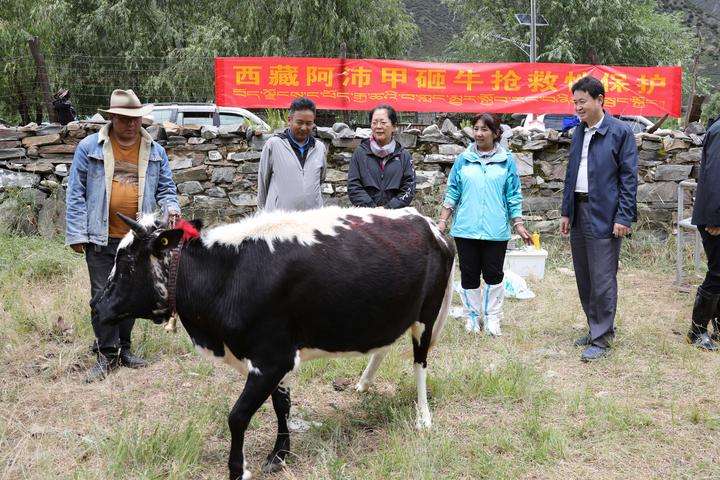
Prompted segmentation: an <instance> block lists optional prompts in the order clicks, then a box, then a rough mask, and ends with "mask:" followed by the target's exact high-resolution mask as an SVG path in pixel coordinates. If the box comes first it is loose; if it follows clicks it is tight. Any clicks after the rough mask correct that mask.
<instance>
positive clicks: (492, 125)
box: [472, 113, 502, 142]
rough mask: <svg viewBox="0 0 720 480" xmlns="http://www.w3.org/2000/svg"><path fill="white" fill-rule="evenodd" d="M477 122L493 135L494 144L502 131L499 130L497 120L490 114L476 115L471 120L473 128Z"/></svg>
mask: <svg viewBox="0 0 720 480" xmlns="http://www.w3.org/2000/svg"><path fill="white" fill-rule="evenodd" d="M479 121H482V122H483V124H484V125H485V126H486V127H487V128H488V129H489V130H490V131H491V132H492V133H493V135H494V136H495V141H496V142H497V141H498V140H500V136H502V129H501V128H500V119H499V118H497V117H496V116H495V115H493V114H492V113H478V114H477V115H475V116H474V117H473V119H472V124H473V127H474V126H475V124H476V123H477V122H479Z"/></svg>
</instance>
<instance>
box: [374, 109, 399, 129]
mask: <svg viewBox="0 0 720 480" xmlns="http://www.w3.org/2000/svg"><path fill="white" fill-rule="evenodd" d="M377 110H385V111H387V114H388V118H389V119H390V123H392V124H393V127H394V126H396V125H397V112H396V111H395V109H394V108H393V107H391V106H390V105H387V104H385V103H384V104H382V105H378V106H377V107H375V108H373V109H372V110H370V117H369V118H368V123H372V117H373V115H374V114H375V112H376V111H377Z"/></svg>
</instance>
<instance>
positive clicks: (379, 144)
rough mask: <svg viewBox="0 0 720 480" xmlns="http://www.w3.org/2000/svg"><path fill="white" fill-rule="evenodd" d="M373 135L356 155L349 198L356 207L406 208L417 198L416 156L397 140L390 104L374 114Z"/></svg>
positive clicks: (372, 122)
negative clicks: (413, 160) (414, 161)
mask: <svg viewBox="0 0 720 480" xmlns="http://www.w3.org/2000/svg"><path fill="white" fill-rule="evenodd" d="M370 127H371V128H372V136H371V137H370V138H369V139H367V140H363V141H362V142H361V143H360V145H359V146H358V147H357V148H356V149H355V152H353V156H352V158H351V159H350V170H349V171H348V179H347V182H348V197H349V198H350V202H351V203H352V204H353V205H354V206H356V207H384V208H403V207H407V206H408V205H410V202H412V200H413V197H415V169H414V168H413V163H412V155H410V152H408V151H407V150H406V149H405V148H403V146H402V145H400V142H398V141H397V140H396V139H395V137H394V133H395V129H396V128H397V113H396V112H395V110H394V109H393V107H391V106H390V105H379V106H377V107H375V108H373V109H372V111H371V112H370Z"/></svg>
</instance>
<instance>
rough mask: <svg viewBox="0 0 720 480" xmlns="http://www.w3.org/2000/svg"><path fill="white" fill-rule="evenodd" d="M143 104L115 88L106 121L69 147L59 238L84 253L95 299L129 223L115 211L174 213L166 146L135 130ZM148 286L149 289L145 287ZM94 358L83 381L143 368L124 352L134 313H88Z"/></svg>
mask: <svg viewBox="0 0 720 480" xmlns="http://www.w3.org/2000/svg"><path fill="white" fill-rule="evenodd" d="M151 110H152V105H146V106H143V105H142V104H141V103H140V100H139V99H138V97H137V96H136V95H135V93H134V92H133V91H132V90H115V91H114V92H113V93H112V96H111V98H110V108H109V109H108V110H100V111H101V112H104V113H106V114H108V115H109V116H110V123H108V124H107V125H105V126H104V127H103V128H102V129H101V130H100V131H99V132H98V133H95V134H93V135H90V136H89V137H87V138H85V139H83V141H82V142H80V144H79V145H78V146H77V148H76V149H75V157H74V158H73V163H72V167H71V169H70V176H69V179H68V186H67V214H66V223H67V227H66V232H65V243H66V244H67V245H69V246H70V248H72V249H73V250H74V251H75V252H77V253H81V254H82V253H84V254H85V261H86V262H87V266H88V273H89V274H90V292H91V296H92V297H94V296H95V295H96V294H97V293H98V292H99V291H101V290H102V289H103V288H104V286H105V283H106V282H107V279H108V276H109V275H110V271H111V270H112V268H113V265H114V264H115V252H116V251H117V249H118V245H119V244H120V242H121V240H122V238H123V237H124V236H125V235H126V234H128V230H129V227H128V226H127V225H126V224H125V223H124V222H123V221H122V220H120V218H119V217H118V216H117V215H116V213H118V212H120V213H122V214H124V215H126V216H128V217H130V218H135V217H136V215H137V213H138V212H141V213H152V212H154V211H155V210H156V208H158V207H161V208H163V210H164V211H165V212H167V213H168V214H169V216H170V221H174V219H175V218H177V216H179V214H180V207H179V206H178V202H177V193H176V189H175V184H174V183H173V180H172V173H171V171H170V164H169V162H168V157H167V155H166V154H165V150H164V149H163V148H162V147H161V146H160V145H158V144H157V143H156V142H154V141H153V139H152V138H151V137H150V135H149V134H148V133H147V132H146V131H145V130H143V129H142V117H143V115H146V114H148V113H150V111H151ZM148 288H151V287H150V286H148ZM91 321H92V326H93V331H94V333H95V344H94V345H93V351H94V352H96V353H97V363H96V364H95V366H94V367H93V368H92V369H91V370H90V372H89V373H88V376H87V378H86V381H87V382H93V381H96V380H102V379H103V378H105V377H106V376H107V374H108V373H109V372H110V370H112V369H113V368H115V367H117V366H119V365H123V366H126V367H129V368H139V367H144V366H145V365H147V363H146V362H145V361H144V360H143V359H142V358H140V357H138V356H136V355H133V353H132V351H131V350H130V334H131V332H132V328H133V325H134V323H135V320H134V319H129V320H124V321H122V322H120V324H118V325H105V324H100V323H99V322H98V321H97V320H96V318H95V316H94V315H92V317H91Z"/></svg>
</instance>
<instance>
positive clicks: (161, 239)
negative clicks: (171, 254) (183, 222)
mask: <svg viewBox="0 0 720 480" xmlns="http://www.w3.org/2000/svg"><path fill="white" fill-rule="evenodd" d="M183 233H184V232H183V231H182V230H180V229H177V228H176V229H174V230H165V231H164V232H162V233H161V234H160V235H158V236H157V238H156V239H155V240H153V252H154V253H162V252H163V251H165V250H172V249H173V248H175V247H177V246H178V244H179V243H180V239H182V236H183Z"/></svg>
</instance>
